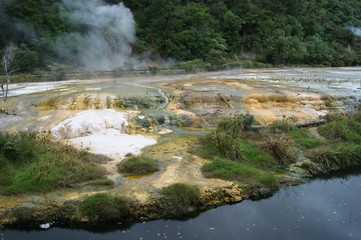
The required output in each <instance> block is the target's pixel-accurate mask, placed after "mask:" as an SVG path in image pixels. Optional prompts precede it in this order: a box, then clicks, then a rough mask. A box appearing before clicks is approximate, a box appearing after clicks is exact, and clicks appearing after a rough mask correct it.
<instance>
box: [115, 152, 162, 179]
mask: <svg viewBox="0 0 361 240" xmlns="http://www.w3.org/2000/svg"><path fill="white" fill-rule="evenodd" d="M158 170H159V169H158V166H157V164H156V163H155V161H154V160H152V159H149V158H146V157H144V156H131V157H128V158H126V159H124V160H123V161H122V162H121V163H119V164H118V172H119V173H123V174H125V175H132V176H136V175H145V174H149V173H153V172H157V171H158Z"/></svg>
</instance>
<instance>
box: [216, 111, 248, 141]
mask: <svg viewBox="0 0 361 240" xmlns="http://www.w3.org/2000/svg"><path fill="white" fill-rule="evenodd" d="M253 121H254V117H253V116H252V115H249V114H237V115H234V116H232V117H226V118H223V119H222V120H220V121H219V122H218V124H217V129H216V131H215V134H216V135H217V134H218V133H225V134H226V135H227V136H228V137H229V138H234V139H237V138H240V137H244V136H245V132H246V131H248V130H250V129H251V125H252V122H253Z"/></svg>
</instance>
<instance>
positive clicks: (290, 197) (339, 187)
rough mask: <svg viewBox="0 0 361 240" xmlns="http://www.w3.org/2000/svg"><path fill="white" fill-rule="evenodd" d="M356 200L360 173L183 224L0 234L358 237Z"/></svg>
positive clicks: (360, 194) (360, 214)
mask: <svg viewBox="0 0 361 240" xmlns="http://www.w3.org/2000/svg"><path fill="white" fill-rule="evenodd" d="M360 199H361V175H358V176H349V177H348V178H336V179H329V180H323V179H319V180H314V181H312V182H311V183H309V184H304V185H300V186H294V187H288V188H284V189H282V190H280V191H279V192H278V193H276V194H275V195H274V196H273V197H272V198H269V199H263V200H260V201H244V202H242V203H240V204H235V205H228V206H222V207H219V208H217V209H213V210H210V211H207V212H205V213H202V214H200V215H199V216H198V217H196V218H194V219H189V220H187V221H176V220H160V221H154V222H147V223H140V224H136V225H133V226H132V227H130V228H128V229H124V228H123V229H122V228H121V225H118V230H114V231H111V232H107V228H104V229H95V228H94V229H92V232H90V231H85V230H76V229H62V228H52V229H50V230H47V231H19V230H5V231H3V232H2V233H1V234H2V235H1V240H10V239H11V240H13V239H29V240H31V239H37V240H42V239H52V240H57V239H78V240H79V239H84V240H85V239H87V240H90V239H107V240H112V239H144V240H146V239H278V240H279V239H300V240H301V239H302V240H303V239H329V240H332V239H335V240H336V239H337V240H339V239H361V231H360V229H361V228H360V227H361V208H360V205H359V203H360ZM112 227H114V226H112ZM97 230H103V232H102V233H100V232H99V231H97ZM108 230H109V229H108Z"/></svg>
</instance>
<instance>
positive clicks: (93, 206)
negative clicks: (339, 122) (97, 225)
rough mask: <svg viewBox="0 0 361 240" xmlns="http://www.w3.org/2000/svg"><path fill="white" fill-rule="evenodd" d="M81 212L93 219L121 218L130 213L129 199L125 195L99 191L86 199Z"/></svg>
mask: <svg viewBox="0 0 361 240" xmlns="http://www.w3.org/2000/svg"><path fill="white" fill-rule="evenodd" d="M81 212H82V213H83V214H84V215H85V216H87V217H88V218H89V219H90V220H91V221H109V220H116V219H121V218H123V217H126V216H127V215H129V201H128V200H127V199H125V198H123V197H114V196H110V195H108V194H104V193H97V194H94V195H92V196H90V197H87V198H86V199H84V201H83V202H82V203H81Z"/></svg>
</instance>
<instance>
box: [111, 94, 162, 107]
mask: <svg viewBox="0 0 361 240" xmlns="http://www.w3.org/2000/svg"><path fill="white" fill-rule="evenodd" d="M163 103H165V99H164V98H163V97H162V96H154V95H153V96H152V95H150V96H144V97H141V96H136V97H119V98H118V99H117V101H116V104H115V105H116V107H118V108H126V109H134V108H137V109H149V108H156V107H158V106H159V105H160V104H163Z"/></svg>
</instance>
